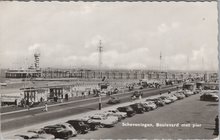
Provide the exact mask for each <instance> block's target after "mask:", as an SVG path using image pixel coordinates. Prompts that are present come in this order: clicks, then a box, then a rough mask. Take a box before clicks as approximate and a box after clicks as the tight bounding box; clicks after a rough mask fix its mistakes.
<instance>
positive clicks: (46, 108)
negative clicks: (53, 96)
mask: <svg viewBox="0 0 220 140" xmlns="http://www.w3.org/2000/svg"><path fill="white" fill-rule="evenodd" d="M44 107H45V108H44V111H46V112H47V111H48V107H47V102H46V103H45V105H44Z"/></svg>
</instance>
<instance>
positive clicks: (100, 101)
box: [99, 93, 102, 110]
mask: <svg viewBox="0 0 220 140" xmlns="http://www.w3.org/2000/svg"><path fill="white" fill-rule="evenodd" d="M101 109H102V96H101V93H100V94H99V110H101Z"/></svg>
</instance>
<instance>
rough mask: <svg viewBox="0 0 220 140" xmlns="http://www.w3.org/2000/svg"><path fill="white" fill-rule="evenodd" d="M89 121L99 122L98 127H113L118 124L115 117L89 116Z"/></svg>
mask: <svg viewBox="0 0 220 140" xmlns="http://www.w3.org/2000/svg"><path fill="white" fill-rule="evenodd" d="M90 119H91V120H93V121H96V122H100V127H113V126H114V125H115V124H116V123H117V122H118V118H117V117H113V116H104V115H98V114H96V115H92V116H90Z"/></svg>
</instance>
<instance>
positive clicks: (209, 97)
mask: <svg viewBox="0 0 220 140" xmlns="http://www.w3.org/2000/svg"><path fill="white" fill-rule="evenodd" d="M200 100H201V101H214V102H218V100H219V98H218V95H217V94H215V93H204V94H202V95H201V96H200Z"/></svg>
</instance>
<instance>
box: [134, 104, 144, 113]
mask: <svg viewBox="0 0 220 140" xmlns="http://www.w3.org/2000/svg"><path fill="white" fill-rule="evenodd" d="M130 107H131V108H132V109H133V110H134V111H135V112H136V113H144V112H145V108H144V107H143V106H142V105H141V104H140V103H134V104H131V105H130Z"/></svg>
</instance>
